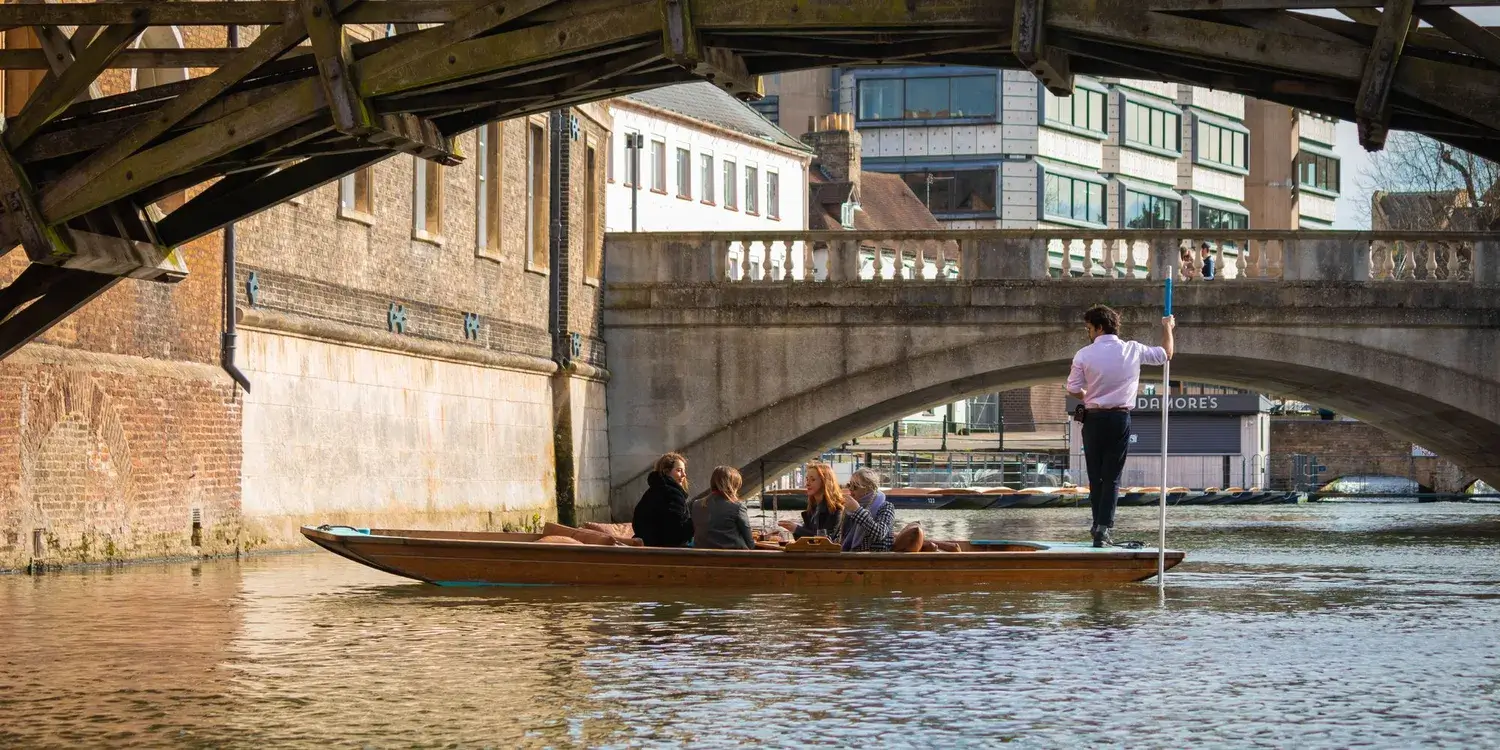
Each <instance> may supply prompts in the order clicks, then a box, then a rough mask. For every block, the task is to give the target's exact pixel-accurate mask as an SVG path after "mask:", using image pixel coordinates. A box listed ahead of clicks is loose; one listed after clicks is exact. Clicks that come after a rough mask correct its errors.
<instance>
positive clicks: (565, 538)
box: [537, 534, 583, 544]
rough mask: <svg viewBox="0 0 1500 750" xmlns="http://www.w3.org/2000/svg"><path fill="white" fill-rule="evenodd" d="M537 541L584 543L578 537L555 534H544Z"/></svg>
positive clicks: (545, 542) (544, 542)
mask: <svg viewBox="0 0 1500 750" xmlns="http://www.w3.org/2000/svg"><path fill="white" fill-rule="evenodd" d="M537 542H539V543H541V544H583V542H580V541H578V540H577V539H574V538H573V537H570V536H557V535H555V534H553V535H549V536H544V537H542V538H541V539H538V540H537Z"/></svg>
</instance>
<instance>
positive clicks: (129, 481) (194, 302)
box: [0, 28, 240, 569]
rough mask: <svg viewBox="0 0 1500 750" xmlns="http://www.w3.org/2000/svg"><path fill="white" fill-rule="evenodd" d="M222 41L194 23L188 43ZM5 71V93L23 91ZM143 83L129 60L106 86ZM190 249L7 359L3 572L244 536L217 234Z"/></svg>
mask: <svg viewBox="0 0 1500 750" xmlns="http://www.w3.org/2000/svg"><path fill="white" fill-rule="evenodd" d="M223 37H224V32H223V29H216V30H215V29H208V28H203V29H188V30H185V31H184V33H183V43H184V44H185V46H221V45H222V44H223V43H224V39H223ZM147 41H150V42H152V43H153V44H155V43H159V42H162V41H163V38H162V37H161V35H160V34H159V33H154V34H153V35H152V38H151V39H149V40H147ZM172 41H173V44H174V45H175V44H176V41H175V37H174V38H173V40H172ZM147 46H151V45H147ZM156 46H164V45H162V44H156ZM204 72H206V71H193V74H194V75H201V74H203V73H204ZM177 75H180V72H179V73H177ZM7 78H8V79H9V83H10V84H12V85H11V86H9V89H10V90H9V91H7V92H6V94H7V98H8V99H14V98H15V97H17V96H19V97H24V96H25V93H24V92H23V91H20V90H18V88H17V86H18V85H19V84H20V83H21V80H20V79H19V78H18V77H17V76H14V75H12V76H7ZM38 80H39V79H38ZM35 83H36V81H33V82H31V84H30V85H32V86H34V85H35ZM130 85H131V75H130V72H129V71H125V70H112V71H107V72H106V73H105V74H104V75H103V76H101V77H100V81H99V87H100V93H101V94H103V95H110V94H116V93H121V92H124V91H127V90H129V88H130ZM170 207H171V205H170V204H168V205H167V206H166V208H170ZM183 252H184V255H185V260H186V263H187V266H188V271H189V273H188V276H187V278H186V279H185V280H183V281H181V282H179V283H177V284H158V283H152V282H144V281H136V280H133V279H125V280H123V281H121V282H119V283H118V284H116V285H115V286H114V288H112V289H110V290H109V291H108V292H105V293H104V294H102V295H100V296H99V297H98V298H97V299H95V300H94V301H93V302H90V303H89V304H87V305H85V306H84V307H83V308H82V309H80V310H78V311H77V312H75V313H74V314H73V315H71V316H69V317H67V318H65V319H64V320H63V321H61V322H60V323H58V324H57V325H56V326H54V327H53V328H52V329H51V330H49V331H47V332H46V333H45V334H43V335H42V336H40V337H39V338H38V339H36V341H34V342H33V343H31V344H28V345H27V346H25V347H22V348H21V349H20V350H19V351H17V352H16V353H15V354H13V355H12V356H11V357H9V358H7V359H6V360H5V361H3V362H0V569H14V568H18V567H25V566H26V565H28V564H29V563H31V562H33V559H34V557H35V556H37V553H38V552H40V555H39V558H40V560H39V562H42V563H44V564H48V565H51V564H67V563H76V562H100V561H106V560H121V559H131V558H143V557H170V556H175V555H186V554H197V553H200V552H201V553H205V554H216V553H221V552H233V551H234V549H235V548H236V544H237V540H238V536H239V471H240V443H239V432H240V422H239V420H240V404H239V402H238V396H237V395H236V393H235V389H234V387H233V384H232V382H231V381H230V380H229V378H228V377H227V376H226V375H224V374H223V373H222V372H221V371H220V370H219V368H218V366H217V363H218V358H219V354H218V353H219V325H220V319H221V313H220V311H221V299H222V293H221V290H220V279H221V273H222V270H223V265H222V253H223V246H222V244H221V239H220V235H217V234H216V235H210V236H208V237H204V238H202V239H200V240H197V241H195V242H193V243H190V244H189V245H187V246H185V247H184V248H183ZM26 264H27V259H26V254H25V253H24V252H22V251H21V250H20V249H19V248H17V249H15V251H14V252H11V253H9V254H7V255H5V256H4V257H3V258H0V286H3V285H5V284H8V283H10V281H11V280H12V279H14V278H15V277H16V275H18V274H19V273H20V272H21V270H22V269H24V268H25V266H26ZM194 509H197V510H198V515H199V521H200V527H199V532H198V535H197V541H198V544H197V545H196V546H195V545H194V544H193V541H194V535H193V532H192V524H191V516H192V511H193V510H194Z"/></svg>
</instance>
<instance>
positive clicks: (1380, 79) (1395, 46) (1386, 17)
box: [1354, 0, 1414, 151]
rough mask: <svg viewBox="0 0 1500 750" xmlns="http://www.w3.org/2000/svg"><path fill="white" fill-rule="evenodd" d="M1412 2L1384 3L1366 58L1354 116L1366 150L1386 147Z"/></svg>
mask: <svg viewBox="0 0 1500 750" xmlns="http://www.w3.org/2000/svg"><path fill="white" fill-rule="evenodd" d="M1413 3H1414V0H1389V1H1388V2H1387V3H1386V5H1385V11H1384V12H1383V13H1381V16H1380V27H1379V30H1378V31H1377V32H1376V34H1375V43H1374V45H1373V46H1372V47H1371V48H1370V51H1369V53H1368V54H1367V55H1366V57H1365V69H1364V75H1363V77H1362V78H1361V80H1360V85H1359V98H1358V99H1356V100H1355V102H1354V114H1355V124H1356V125H1357V126H1358V128H1359V142H1360V145H1362V146H1364V147H1365V150H1366V151H1378V150H1380V149H1381V148H1383V147H1384V146H1385V136H1386V132H1387V131H1388V130H1389V129H1390V120H1391V89H1392V85H1393V84H1394V82H1395V80H1396V67H1397V66H1398V65H1399V64H1400V63H1401V49H1402V47H1404V46H1405V45H1406V35H1407V33H1408V32H1409V31H1411V27H1412V22H1413V20H1414V19H1413V16H1412V11H1413Z"/></svg>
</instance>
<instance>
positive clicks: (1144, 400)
mask: <svg viewBox="0 0 1500 750" xmlns="http://www.w3.org/2000/svg"><path fill="white" fill-rule="evenodd" d="M1161 398H1162V397H1161V396H1136V397H1135V405H1134V406H1132V407H1131V410H1132V411H1140V412H1160V411H1161ZM1168 398H1169V399H1170V400H1168V401H1167V410H1168V411H1171V412H1199V413H1207V414H1226V415H1227V414H1255V413H1257V412H1263V411H1267V410H1269V409H1270V408H1271V402H1270V400H1269V399H1267V398H1266V397H1264V396H1262V395H1260V394H1258V393H1214V394H1210V393H1189V394H1182V395H1175V394H1174V395H1172V396H1170V397H1168ZM1076 406H1078V400H1077V399H1074V398H1069V399H1068V412H1069V413H1071V412H1072V411H1073V409H1074V407H1076Z"/></svg>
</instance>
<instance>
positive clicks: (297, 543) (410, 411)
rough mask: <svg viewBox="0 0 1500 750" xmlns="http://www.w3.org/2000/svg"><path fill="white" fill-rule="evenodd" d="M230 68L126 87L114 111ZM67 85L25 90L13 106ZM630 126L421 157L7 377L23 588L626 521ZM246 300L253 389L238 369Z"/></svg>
mask: <svg viewBox="0 0 1500 750" xmlns="http://www.w3.org/2000/svg"><path fill="white" fill-rule="evenodd" d="M241 31H242V39H241V41H242V43H243V44H249V43H251V42H253V41H254V38H255V30H254V29H253V28H250V27H245V28H242V30H241ZM354 31H355V33H356V35H359V34H363V35H364V36H366V37H371V36H374V35H376V34H379V33H382V31H381V30H380V29H369V28H365V29H358V28H356V29H355V30H354ZM153 32H156V29H154V28H153ZM29 34H30V32H29V31H28V30H25V29H15V30H11V31H9V32H5V42H6V46H7V47H10V48H18V47H19V48H25V47H28V46H30V47H34V46H36V44H35V39H34V38H30V37H29ZM141 44H142V45H144V46H152V45H155V46H185V47H212V48H218V47H224V46H225V44H226V32H225V30H224V29H223V28H222V27H192V28H184V29H181V30H180V31H179V30H171V31H170V33H148V34H146V35H145V36H144V37H143V41H142V42H141ZM206 72H207V71H203V70H198V69H194V70H191V71H150V72H148V71H142V75H139V76H132V75H131V74H130V73H129V72H128V71H123V70H122V71H111V72H109V73H107V74H106V75H105V76H104V77H102V78H101V85H100V87H99V88H100V92H99V94H100V95H109V94H114V93H120V92H124V91H128V90H130V88H131V87H133V86H143V85H147V84H149V83H152V82H156V83H161V82H170V81H172V80H179V78H172V77H171V76H172V75H179V74H180V76H183V77H185V76H186V75H187V74H188V73H191V74H193V75H202V74H204V73H206ZM41 80H42V76H41V74H40V72H39V71H38V72H37V73H35V74H33V73H31V72H28V71H7V72H6V74H5V79H4V84H5V91H4V97H3V98H4V102H5V107H6V113H7V114H12V115H13V114H15V113H16V112H17V111H19V109H20V107H22V106H24V103H25V101H26V99H27V97H28V96H29V94H30V93H31V92H32V91H33V90H35V88H36V86H37V84H38V83H39V82H40V81H41ZM610 132H611V121H610V115H609V113H608V111H607V109H606V108H604V107H603V106H602V105H586V106H582V107H577V108H572V109H567V110H562V111H557V112H553V113H546V114H541V115H536V116H532V117H526V118H518V119H513V120H508V121H505V122H502V123H495V124H491V125H487V126H484V127H481V128H479V129H477V130H475V131H471V132H469V133H465V134H462V135H461V136H459V137H458V139H457V140H458V145H459V148H460V150H461V152H462V153H463V154H466V155H468V158H467V159H466V161H465V162H464V163H463V164H461V165H458V166H454V167H441V166H437V165H434V164H432V163H429V162H425V161H419V160H415V159H413V158H412V157H411V156H408V155H397V156H394V157H392V158H390V159H387V160H386V161H384V162H381V163H379V164H377V165H375V166H372V167H370V168H368V169H365V170H362V171H360V172H357V173H355V174H353V175H350V176H349V177H347V178H345V179H344V180H342V181H340V182H338V183H333V184H328V185H324V186H322V187H320V188H317V189H315V190H312V191H310V192H308V193H306V194H304V195H302V196H299V197H297V198H295V199H293V200H291V201H288V202H287V203H285V204H282V205H280V206H278V207H276V208H274V209H271V210H269V211H266V212H263V213H261V214H259V215H257V216H254V217H252V218H250V219H247V220H245V221H243V222H240V223H239V224H238V225H237V226H236V227H235V232H234V237H235V241H234V243H233V245H232V247H231V248H226V241H225V236H226V235H225V233H222V232H221V233H215V234H213V235H209V236H207V237H204V238H203V239H201V240H198V241H195V242H193V243H190V244H189V245H188V246H186V247H185V248H184V253H185V255H186V262H187V265H188V268H189V274H188V276H187V278H186V279H185V280H183V281H181V282H180V283H177V284H175V285H169V284H156V283H150V282H142V281H136V280H133V279H125V280H123V281H121V282H120V283H119V284H118V285H116V286H115V287H114V288H112V289H111V290H110V291H108V292H106V293H105V294H104V295H102V296H101V297H99V298H98V299H96V300H95V301H93V302H91V303H89V304H88V305H86V306H85V307H84V308H82V309H81V310H80V311H79V312H78V313H76V314H74V315H72V316H70V317H68V318H67V319H65V320H64V321H63V322H61V323H60V324H58V325H57V326H56V327H54V328H53V329H51V330H50V331H48V332H47V333H46V334H44V335H43V336H42V337H40V338H38V339H37V340H36V341H34V342H33V343H31V344H28V345H27V346H25V347H23V348H22V349H20V350H19V351H17V352H16V353H15V354H14V355H12V356H11V357H9V358H7V359H6V360H5V361H4V362H0V384H3V385H4V388H0V423H3V424H5V425H7V426H6V428H5V429H3V430H0V569H15V568H20V567H26V566H27V565H30V564H40V565H43V566H46V565H53V564H66V563H78V562H107V561H114V560H126V559H134V558H163V557H174V556H196V555H200V554H225V553H236V552H245V551H254V550H260V549H288V548H301V547H303V546H304V545H305V540H303V539H302V538H301V537H300V535H299V534H298V533H297V527H298V526H299V525H301V524H306V523H314V524H317V523H349V524H358V525H361V526H368V525H387V526H401V525H403V524H405V525H409V526H410V527H418V528H421V527H427V528H453V529H502V528H505V527H507V526H510V527H524V526H528V525H534V524H536V523H537V522H539V521H541V520H552V519H556V518H559V517H562V518H568V519H576V520H591V519H596V518H597V519H602V518H604V517H606V516H607V515H608V491H609V482H608V454H609V448H608V442H607V431H606V423H607V420H606V417H605V406H604V384H605V382H606V381H607V379H608V370H607V369H606V359H605V352H604V349H603V344H602V340H601V339H600V337H599V319H600V317H599V302H600V289H599V284H600V281H599V276H600V269H601V268H602V259H601V253H602V247H603V232H604V228H605V217H604V186H605V174H604V172H605V168H606V159H607V155H608V151H607V147H608V144H609V142H610ZM198 189H201V187H200V188H195V189H194V190H191V191H188V192H189V195H191V194H192V193H193V192H195V191H196V190H198ZM182 199H183V196H182V195H177V196H173V197H170V198H168V199H166V200H163V201H162V202H161V203H160V204H158V208H161V209H162V210H164V211H170V210H171V209H172V208H174V207H175V206H176V205H180V204H181V202H182ZM226 250H232V251H233V253H234V256H235V260H236V266H237V267H236V274H235V278H234V279H233V284H232V288H233V289H234V296H233V298H232V299H230V300H226V299H225V297H224V291H223V290H224V280H223V278H222V273H223V270H224V267H225V266H224V259H225V256H226ZM24 266H25V257H24V253H11V254H10V255H9V256H8V257H5V258H3V259H0V274H3V275H4V276H5V277H6V278H7V279H9V278H13V277H14V276H15V275H16V274H18V273H19V272H20V271H21V270H22V268H24ZM226 304H227V305H228V306H229V307H230V308H231V309H232V310H233V311H234V316H233V317H234V319H235V320H236V321H237V322H238V332H237V337H238V348H237V355H236V357H235V359H236V364H237V365H238V368H239V369H240V370H241V371H243V373H244V374H245V375H246V376H248V381H249V384H250V388H249V390H248V391H246V390H244V389H242V388H240V387H239V386H237V385H236V384H235V382H234V381H233V380H231V378H230V377H229V375H227V374H226V373H225V372H224V371H223V370H221V368H220V366H219V362H220V357H221V355H222V350H221V343H220V334H221V326H220V321H221V320H223V319H224V315H223V312H224V309H225V306H226Z"/></svg>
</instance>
